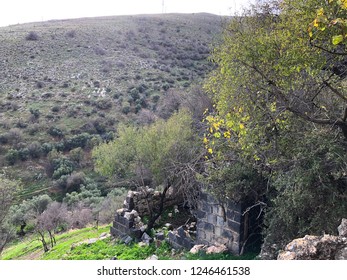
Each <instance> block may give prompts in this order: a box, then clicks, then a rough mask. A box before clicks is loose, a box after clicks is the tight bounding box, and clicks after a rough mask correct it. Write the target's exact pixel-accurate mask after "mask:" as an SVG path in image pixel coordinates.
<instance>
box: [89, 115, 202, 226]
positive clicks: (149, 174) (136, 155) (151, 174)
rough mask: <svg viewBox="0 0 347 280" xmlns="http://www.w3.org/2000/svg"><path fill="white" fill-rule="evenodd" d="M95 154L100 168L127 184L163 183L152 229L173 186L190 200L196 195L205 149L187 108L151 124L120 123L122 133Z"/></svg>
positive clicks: (124, 184) (117, 180)
mask: <svg viewBox="0 0 347 280" xmlns="http://www.w3.org/2000/svg"><path fill="white" fill-rule="evenodd" d="M93 157H94V160H95V168H96V170H97V171H98V172H100V173H101V174H103V175H108V176H112V177H113V178H114V180H115V181H116V182H117V183H119V184H121V185H123V186H126V185H127V186H130V187H131V186H146V185H152V186H154V187H157V186H162V187H163V191H162V196H161V197H162V198H161V203H160V205H159V207H158V209H154V210H155V213H153V215H152V217H151V219H150V221H149V223H148V229H151V228H152V227H153V225H154V223H155V221H156V219H157V218H158V217H159V216H160V215H161V213H162V211H163V210H164V209H163V206H164V201H165V196H166V193H167V192H168V190H169V188H174V189H175V191H176V192H179V191H183V193H184V194H186V195H185V196H186V198H187V199H190V200H193V198H194V196H195V191H196V180H195V172H196V168H197V166H198V165H199V162H200V159H201V153H200V145H199V142H198V141H197V137H196V132H195V131H194V129H193V128H192V119H191V117H190V115H189V114H188V113H187V112H186V111H181V112H178V113H176V114H173V115H172V116H171V117H170V118H169V119H168V120H167V121H165V120H162V119H159V120H157V121H156V122H155V123H153V124H151V125H148V126H143V127H135V126H120V127H119V129H118V137H117V138H116V139H115V140H114V141H113V142H110V143H107V144H102V145H100V146H98V147H96V148H95V149H94V150H93Z"/></svg>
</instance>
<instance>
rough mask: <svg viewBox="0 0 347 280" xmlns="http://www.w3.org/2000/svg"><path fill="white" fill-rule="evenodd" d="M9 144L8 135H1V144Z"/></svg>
mask: <svg viewBox="0 0 347 280" xmlns="http://www.w3.org/2000/svg"><path fill="white" fill-rule="evenodd" d="M8 142H9V135H8V133H3V134H0V144H7V143H8Z"/></svg>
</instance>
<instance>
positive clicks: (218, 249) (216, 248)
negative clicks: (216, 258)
mask: <svg viewBox="0 0 347 280" xmlns="http://www.w3.org/2000/svg"><path fill="white" fill-rule="evenodd" d="M227 251H228V248H227V246H225V245H223V244H221V245H213V246H210V247H208V248H207V249H206V254H219V253H224V252H227Z"/></svg>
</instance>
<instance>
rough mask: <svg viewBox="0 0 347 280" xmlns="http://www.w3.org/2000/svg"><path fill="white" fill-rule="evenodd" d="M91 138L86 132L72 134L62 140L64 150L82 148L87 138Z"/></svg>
mask: <svg viewBox="0 0 347 280" xmlns="http://www.w3.org/2000/svg"><path fill="white" fill-rule="evenodd" d="M90 138H91V136H90V134H88V133H82V134H78V135H76V136H73V137H71V138H69V139H66V140H65V141H64V150H66V151H70V150H72V149H74V148H78V147H81V148H84V147H86V145H87V143H88V141H89V139H90Z"/></svg>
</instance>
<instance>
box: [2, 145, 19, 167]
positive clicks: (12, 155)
mask: <svg viewBox="0 0 347 280" xmlns="http://www.w3.org/2000/svg"><path fill="white" fill-rule="evenodd" d="M5 158H6V161H7V162H8V164H10V165H14V164H15V163H16V161H17V160H18V158H19V152H18V150H15V149H10V150H9V151H8V152H7V154H6V156H5Z"/></svg>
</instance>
